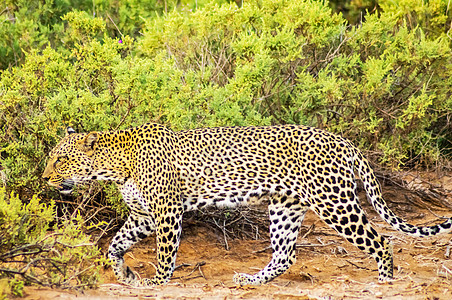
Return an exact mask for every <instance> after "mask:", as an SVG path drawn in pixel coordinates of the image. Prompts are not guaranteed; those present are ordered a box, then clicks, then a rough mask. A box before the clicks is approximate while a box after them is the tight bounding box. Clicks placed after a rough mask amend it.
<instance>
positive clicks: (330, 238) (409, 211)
mask: <svg viewBox="0 0 452 300" xmlns="http://www.w3.org/2000/svg"><path fill="white" fill-rule="evenodd" d="M396 193H397V191H395V192H394V191H393V192H390V193H389V194H388V195H386V197H396V198H398V196H397V195H394V194H396ZM362 202H364V201H362ZM365 208H366V211H367V212H368V213H367V215H368V216H369V219H370V220H371V221H372V223H373V224H374V226H375V228H376V229H377V230H378V231H379V232H380V233H382V234H384V235H385V236H386V237H388V239H390V240H391V242H392V244H393V247H394V265H395V269H394V275H395V276H394V277H395V279H394V281H393V282H391V283H389V284H378V280H377V278H378V272H377V265H376V263H375V261H374V260H373V259H372V258H370V257H369V256H368V255H367V254H365V253H363V252H361V251H359V250H358V249H357V248H355V247H354V246H352V245H351V244H349V243H348V242H347V241H345V240H344V239H342V238H341V237H340V236H338V235H337V234H336V233H335V232H334V231H333V230H331V229H329V227H327V226H326V225H325V224H324V223H323V222H322V221H321V220H320V219H318V218H317V217H316V216H315V215H314V214H313V213H308V215H307V216H306V219H305V221H304V223H303V228H302V230H301V233H300V236H299V239H298V244H299V247H298V248H297V252H298V255H297V257H298V260H297V262H296V264H295V265H293V266H292V267H291V268H290V269H289V270H288V271H287V272H286V273H285V274H283V275H281V276H280V277H278V278H277V279H275V280H274V281H272V282H271V283H269V284H266V285H264V286H260V287H238V286H236V285H234V283H233V282H232V276H233V275H234V273H235V272H246V273H255V272H257V271H258V270H259V269H261V268H263V267H264V266H265V265H266V264H267V263H268V262H269V261H270V257H271V250H270V249H269V248H268V246H269V241H268V240H239V239H235V240H229V241H228V245H229V248H230V249H229V250H226V249H225V247H224V245H222V243H221V242H220V240H221V238H220V237H219V236H217V233H215V232H213V231H212V230H211V229H209V228H206V227H202V226H189V227H187V226H185V229H184V233H183V237H182V241H181V246H180V250H179V255H178V261H177V264H178V265H179V267H178V268H177V269H176V271H175V272H174V275H173V279H172V280H171V282H170V283H169V284H168V285H165V286H162V287H155V288H146V289H144V288H132V287H127V286H124V285H119V284H117V282H116V280H115V278H114V275H113V273H112V271H111V269H106V270H105V271H104V273H103V283H102V284H101V285H100V287H99V288H98V289H96V290H89V291H84V292H75V291H59V290H50V289H42V288H38V287H28V288H26V299H29V300H31V299H33V300H38V299H87V300H93V299H452V250H451V247H452V235H451V234H446V235H441V236H437V237H432V238H424V239H420V238H411V237H408V236H406V235H404V234H402V233H399V232H396V231H394V230H392V229H391V228H390V227H389V225H387V224H386V223H384V222H383V221H382V220H381V219H380V217H379V216H377V215H376V214H375V212H374V211H373V210H372V209H371V208H370V207H369V206H365ZM397 208H398V206H397V205H396V206H394V207H393V210H394V211H395V212H396V214H398V215H400V216H403V217H404V218H405V219H406V220H407V221H409V222H410V223H412V224H417V225H431V224H433V223H435V222H440V221H441V220H440V219H438V217H437V216H435V215H434V214H436V215H440V216H449V217H450V216H451V215H452V212H451V211H450V210H448V209H442V210H435V211H432V212H431V211H430V210H426V209H420V208H417V207H409V205H408V207H403V205H401V206H400V205H399V208H400V209H401V210H400V211H398V209H397ZM432 213H434V214H432ZM313 224H314V227H313V228H312V227H311V225H313ZM126 262H127V264H128V265H130V266H131V267H132V268H133V269H134V270H135V271H137V272H138V273H139V274H140V275H141V276H143V277H150V276H151V274H153V273H154V267H153V264H154V263H155V242H154V241H153V239H147V240H145V241H143V242H141V243H140V244H138V245H137V246H135V247H134V248H133V249H132V251H130V252H129V253H127V254H126Z"/></svg>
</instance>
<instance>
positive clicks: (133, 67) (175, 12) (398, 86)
mask: <svg viewBox="0 0 452 300" xmlns="http://www.w3.org/2000/svg"><path fill="white" fill-rule="evenodd" d="M443 2H444V1H442V2H441V1H429V3H428V4H424V5H420V6H416V7H413V6H412V5H410V4H409V3H408V2H406V1H399V2H397V1H395V2H394V1H380V2H379V3H380V6H379V7H378V9H377V10H376V12H375V13H368V14H367V15H366V17H365V19H364V21H363V23H362V24H359V25H358V26H354V27H351V26H348V25H347V22H346V21H345V19H344V18H343V17H342V16H341V15H339V14H335V13H333V12H332V11H331V9H330V8H329V7H328V6H327V5H326V4H325V3H324V2H321V1H307V0H306V1H285V0H277V1H274V0H272V1H270V0H260V1H258V0H255V1H247V2H245V3H244V5H243V7H241V8H238V7H237V5H236V4H235V3H232V4H228V3H224V4H222V5H220V4H215V3H210V4H209V3H204V2H203V3H202V5H200V6H199V7H198V8H197V9H192V10H189V9H185V8H186V6H181V8H180V9H168V10H167V13H164V14H162V15H160V16H158V17H148V18H147V19H145V20H144V19H140V20H141V21H142V22H145V24H144V25H142V27H141V29H140V32H141V33H142V36H127V35H126V34H125V32H126V31H124V32H123V35H121V37H120V38H119V36H118V35H117V34H116V33H114V32H112V31H111V29H110V28H109V26H110V25H111V24H110V25H109V22H111V21H109V18H108V17H102V16H99V14H97V16H98V17H93V16H92V14H91V13H87V12H80V11H79V12H77V11H72V12H70V13H68V14H66V15H65V16H64V17H63V18H62V22H63V23H62V25H63V26H62V27H61V32H60V33H59V36H60V37H61V40H64V44H62V45H60V46H58V47H54V46H47V47H45V48H43V49H42V48H40V49H42V50H40V49H36V50H33V51H29V52H27V54H26V56H25V59H24V62H23V64H21V65H20V66H17V67H14V68H10V69H7V70H4V71H3V72H2V73H1V75H0V155H1V159H2V160H1V165H2V169H3V172H4V173H6V175H7V176H8V180H9V181H8V186H9V187H10V188H12V189H14V190H15V191H16V192H18V193H19V194H20V195H24V194H25V193H26V194H35V193H38V192H42V190H43V184H44V183H43V182H42V181H41V180H40V175H41V174H42V170H43V168H44V166H45V163H46V159H45V157H46V153H48V152H49V151H50V149H51V148H52V147H53V146H54V145H55V144H56V142H57V141H58V140H59V138H60V136H61V135H62V130H63V129H64V127H66V126H68V125H70V126H73V127H74V128H75V129H76V130H78V131H89V130H114V129H123V128H127V127H131V126H136V125H141V124H143V123H146V122H158V123H162V124H165V125H167V126H168V127H170V128H172V129H175V130H180V129H189V128H196V127H205V126H223V125H269V124H281V123H296V124H306V125H311V126H317V127H320V128H325V129H327V130H329V131H332V132H336V133H338V134H341V135H343V136H345V137H348V138H350V139H351V140H352V141H354V142H355V143H356V144H357V145H358V146H359V147H360V148H362V149H363V150H364V151H366V152H367V153H368V154H370V156H371V158H372V159H373V160H374V161H375V162H377V163H379V164H380V165H381V166H383V167H386V168H400V167H404V166H409V167H411V166H421V167H428V166H430V165H433V164H434V163H435V162H436V161H438V160H441V159H448V157H449V154H450V153H449V150H448V149H450V142H449V141H450V140H451V134H450V132H449V131H448V130H447V128H449V126H450V122H449V120H450V117H451V111H452V109H451V108H452V102H451V100H450V99H452V97H451V89H450V86H452V79H451V78H452V76H451V73H452V68H451V66H452V64H451V49H450V46H451V42H450V39H449V38H448V36H447V31H445V28H450V26H449V25H450V17H449V15H450V12H449V11H448V10H446V9H445V7H444V3H443ZM96 3H97V2H96ZM107 3H110V2H108V1H106V2H99V4H98V9H99V10H98V11H103V10H102V9H101V8H102V7H107V6H108V5H107ZM127 3H128V4H127V5H131V7H132V6H133V5H132V4H131V3H132V1H129V2H127ZM133 3H141V2H138V1H137V2H133ZM356 3H357V2H356ZM391 3H392V4H391ZM394 3H395V4H394ZM103 5H105V6H103ZM115 5H116V4H115ZM137 5H138V4H137ZM112 7H114V5H113V6H112ZM139 7H140V6H139V5H138V6H136V9H137V11H140V10H141V8H139ZM76 8H77V7H76ZM132 10H133V9H132ZM88 11H89V10H88ZM131 13H132V12H131ZM151 14H152V13H149V15H148V16H150V15H151ZM138 15H140V14H138ZM428 16H434V21H433V19H431V20H432V21H431V22H429V21H427V20H430V19H429V18H428ZM124 22H126V21H125V20H124ZM115 23H116V24H118V23H117V22H116V21H115Z"/></svg>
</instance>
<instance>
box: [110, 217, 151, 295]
mask: <svg viewBox="0 0 452 300" xmlns="http://www.w3.org/2000/svg"><path fill="white" fill-rule="evenodd" d="M154 229H155V226H154V220H153V219H152V218H151V217H150V216H148V217H146V216H142V215H134V214H131V215H130V216H129V218H128V219H127V221H126V223H124V225H123V226H122V227H121V229H120V230H119V231H118V232H117V233H116V235H115V236H114V238H113V240H112V242H111V244H110V247H109V248H108V258H109V259H110V261H111V263H112V268H113V272H114V273H115V276H116V279H117V280H118V281H119V282H122V283H126V284H130V285H134V286H138V285H140V282H139V280H138V278H137V276H136V275H135V274H134V272H133V271H132V270H131V269H130V268H129V267H128V266H126V265H125V264H124V254H125V253H126V251H127V250H128V249H129V248H130V247H132V246H133V245H134V244H135V243H137V242H139V241H140V240H142V239H144V238H145V237H147V236H149V235H150V234H151V233H152V232H154Z"/></svg>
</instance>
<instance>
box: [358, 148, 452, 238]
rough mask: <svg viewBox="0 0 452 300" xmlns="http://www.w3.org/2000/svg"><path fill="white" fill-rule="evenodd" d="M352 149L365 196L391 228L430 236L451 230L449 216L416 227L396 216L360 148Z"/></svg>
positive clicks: (410, 233) (451, 223)
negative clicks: (446, 218) (384, 197)
mask: <svg viewBox="0 0 452 300" xmlns="http://www.w3.org/2000/svg"><path fill="white" fill-rule="evenodd" d="M354 149H356V150H355V154H354V166H355V168H356V169H357V170H358V174H359V176H360V177H361V180H362V182H363V184H364V189H365V190H366V194H367V198H368V200H369V202H370V203H371V204H372V205H373V207H374V208H375V210H376V211H377V212H378V214H379V215H380V216H381V217H382V218H383V220H385V221H386V222H388V224H390V225H391V226H392V227H393V228H395V229H397V230H399V231H402V232H404V233H406V234H408V235H412V236H417V237H424V236H432V235H437V234H440V233H446V232H450V231H452V218H449V219H448V220H447V221H445V222H444V223H441V224H438V225H433V226H423V227H418V226H414V225H411V224H408V223H406V222H405V221H403V220H402V219H401V218H400V217H397V216H396V215H395V214H394V213H393V212H392V211H391V210H390V209H389V207H388V206H387V204H386V202H385V201H384V199H383V195H382V192H381V187H380V184H379V183H378V180H377V177H376V176H375V173H374V172H373V170H372V168H371V167H370V165H369V161H368V160H367V159H366V158H365V157H364V155H363V154H362V153H361V151H360V150H358V149H357V148H354Z"/></svg>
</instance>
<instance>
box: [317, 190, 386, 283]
mask: <svg viewBox="0 0 452 300" xmlns="http://www.w3.org/2000/svg"><path fill="white" fill-rule="evenodd" d="M326 202H327V203H328V204H325V200H320V199H317V203H320V204H322V205H316V204H313V210H314V211H315V212H316V213H317V215H318V216H319V217H320V218H321V219H323V220H324V221H325V222H326V223H327V224H328V225H329V226H331V228H333V229H334V230H336V231H337V232H338V233H339V234H340V235H341V236H343V237H344V238H345V239H346V240H347V241H349V242H350V243H352V244H353V245H355V246H356V247H358V249H360V250H362V251H366V252H368V253H369V254H371V255H372V257H373V258H374V259H375V260H376V261H377V265H378V273H379V277H378V279H379V281H380V282H384V281H389V280H391V279H392V277H393V256H392V246H391V245H390V244H389V243H388V241H387V240H386V239H385V238H384V237H383V236H381V235H380V234H379V233H378V232H377V231H376V230H375V229H374V228H373V227H372V226H371V225H370V223H369V221H368V220H367V218H366V215H365V214H364V212H363V210H362V208H361V207H360V205H359V201H358V196H357V195H356V193H355V191H353V192H352V191H348V192H342V193H340V194H330V195H329V198H328V200H326ZM313 203H316V201H314V202H313Z"/></svg>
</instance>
